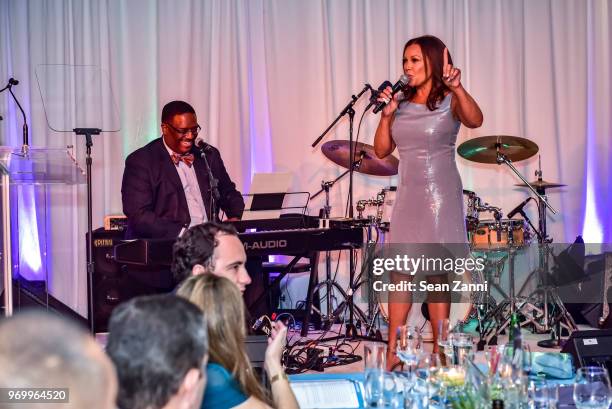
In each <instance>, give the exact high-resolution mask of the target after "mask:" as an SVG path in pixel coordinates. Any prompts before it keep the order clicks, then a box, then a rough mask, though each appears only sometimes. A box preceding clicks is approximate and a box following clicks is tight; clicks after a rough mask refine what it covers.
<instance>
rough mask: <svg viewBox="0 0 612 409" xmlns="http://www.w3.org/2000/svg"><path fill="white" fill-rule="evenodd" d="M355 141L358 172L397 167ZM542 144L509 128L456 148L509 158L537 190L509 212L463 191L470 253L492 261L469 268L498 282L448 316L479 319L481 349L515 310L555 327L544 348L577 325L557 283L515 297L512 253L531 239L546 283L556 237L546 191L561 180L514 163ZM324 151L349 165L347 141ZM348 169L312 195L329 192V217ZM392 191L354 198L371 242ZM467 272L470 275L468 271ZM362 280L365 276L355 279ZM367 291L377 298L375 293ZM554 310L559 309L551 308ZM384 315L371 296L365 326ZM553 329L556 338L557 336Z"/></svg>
mask: <svg viewBox="0 0 612 409" xmlns="http://www.w3.org/2000/svg"><path fill="white" fill-rule="evenodd" d="M353 146H354V150H353V156H352V157H353V162H352V163H353V171H355V172H359V173H363V174H367V175H374V176H392V175H396V174H397V172H398V165H399V160H398V159H397V158H395V157H394V156H392V155H389V156H387V157H385V158H384V159H379V158H377V157H376V155H375V154H374V148H373V147H372V146H371V145H367V144H364V143H357V144H353ZM538 150H539V148H538V146H537V144H535V143H534V142H533V141H530V140H529V139H526V138H520V137H516V136H508V135H491V136H483V137H479V138H473V139H470V140H468V141H466V142H464V143H462V144H461V145H460V146H459V147H458V148H457V152H458V154H459V155H460V156H461V157H463V158H465V159H467V160H469V161H472V162H477V163H482V164H497V165H506V166H507V167H508V168H510V169H511V170H512V171H513V172H514V173H515V174H516V175H517V176H518V177H519V179H521V181H522V183H520V184H516V185H515V186H518V187H526V188H528V189H529V190H530V191H531V193H532V195H530V196H529V198H528V199H527V200H525V201H524V202H522V203H521V204H520V205H519V206H517V207H516V208H515V209H513V210H512V211H511V212H509V213H508V215H507V216H506V218H504V217H503V213H502V210H501V209H500V208H499V207H496V206H493V205H490V204H488V203H485V202H484V201H483V200H482V199H481V198H480V197H479V196H478V195H477V194H476V193H475V192H473V191H469V190H464V191H463V193H464V196H465V198H466V216H465V222H466V230H467V234H468V243H469V245H470V248H471V251H472V254H473V255H476V256H478V257H483V258H484V259H485V260H487V264H486V266H487V268H485V270H484V271H482V272H479V273H478V274H474V275H472V277H471V281H474V282H482V281H483V280H488V281H490V282H492V283H493V285H491V286H488V288H489V290H487V291H488V293H487V294H486V295H483V294H482V293H479V294H478V295H477V296H473V297H471V299H470V302H467V303H454V304H453V305H451V319H457V320H458V321H461V322H466V321H468V320H470V319H472V318H476V319H477V320H478V326H477V328H478V329H479V332H480V342H479V345H478V346H479V348H483V347H484V344H485V343H487V342H488V343H489V344H494V343H495V342H496V341H497V336H498V335H499V334H500V333H503V331H504V329H505V328H506V327H508V325H509V324H510V318H511V315H512V313H514V312H518V313H520V315H521V316H522V317H523V321H522V325H527V324H532V325H533V328H534V329H535V330H536V331H537V332H541V333H546V332H550V333H551V335H552V338H551V340H546V341H545V342H541V343H539V345H540V346H542V347H557V346H558V344H559V339H558V337H560V332H561V331H560V329H561V327H564V328H565V329H567V330H568V331H573V330H575V329H576V325H575V323H574V321H573V319H572V317H571V316H570V315H569V313H568V312H567V310H566V309H565V307H564V306H563V303H562V301H561V300H560V299H559V297H558V296H557V295H556V291H555V289H554V288H551V287H545V286H543V285H539V286H538V290H537V291H535V292H534V293H532V294H530V295H529V296H527V297H517V295H516V294H515V288H514V287H515V277H514V268H515V267H514V259H515V257H516V254H517V251H518V250H520V249H522V248H525V247H527V246H528V245H530V244H531V243H534V244H537V246H538V252H539V258H538V260H539V261H538V267H537V270H536V271H533V272H532V273H531V275H535V276H536V277H538V280H539V284H541V277H542V276H544V275H545V273H546V272H548V260H549V256H550V253H551V250H550V243H552V239H551V238H550V237H549V236H548V234H547V229H546V217H547V210H548V211H551V212H552V213H555V214H556V210H555V209H554V208H553V207H552V206H551V205H550V203H549V202H548V200H547V197H546V191H547V190H548V189H553V188H559V187H563V186H565V185H564V184H561V183H552V182H547V181H545V180H543V179H542V170H541V163H540V165H539V168H538V170H537V171H536V172H535V175H536V177H537V179H536V180H534V181H531V182H529V181H527V180H526V179H525V178H524V177H523V176H522V175H521V173H520V172H519V171H518V170H517V169H516V168H515V167H514V165H513V163H515V162H518V161H521V160H525V159H528V158H531V157H533V156H534V155H536V154H537V153H538ZM322 153H323V154H324V155H325V156H326V157H327V158H328V159H330V160H331V161H333V162H335V163H336V164H338V165H340V166H342V167H345V168H346V167H347V165H346V164H348V163H350V162H349V157H350V155H351V149H350V146H349V142H348V141H339V140H335V141H330V142H327V143H325V144H324V145H323V146H322ZM348 172H349V170H347V171H346V172H344V173H343V174H341V175H340V176H339V177H338V178H336V179H335V180H334V181H332V182H323V183H322V185H321V186H322V189H321V191H320V192H318V193H317V194H315V195H313V197H314V196H316V195H318V194H319V193H321V192H325V193H326V205H325V208H324V215H325V216H327V217H329V214H330V209H331V208H330V206H329V188H330V187H331V186H332V185H333V184H334V183H335V182H336V181H338V179H340V178H342V177H343V176H344V175H345V174H346V173H348ZM395 191H396V188H395V187H393V186H392V187H387V188H384V189H382V190H381V191H380V192H378V193H377V194H376V196H375V197H372V198H368V199H362V200H358V201H357V204H356V210H357V212H358V213H357V217H356V218H355V221H356V222H360V223H362V224H363V223H364V221H365V225H367V227H368V239H369V242H370V244H371V243H373V242H375V241H373V240H372V237H373V235H372V233H371V232H372V230H375V231H376V232H377V233H378V234H377V236H376V237H377V238H378V236H379V234H381V233H382V234H384V233H385V232H387V231H388V230H389V226H390V220H389V217H390V209H391V208H392V207H393V201H394V198H395ZM534 198H535V201H536V202H537V205H538V223H537V226H536V225H534V224H533V223H532V221H531V220H530V219H529V217H528V216H527V214H526V213H525V212H524V210H523V207H524V206H525V205H526V204H527V202H529V201H530V200H533V199H534ZM483 213H486V214H490V215H491V216H492V218H483V217H481V215H482V214H483ZM516 214H519V215H521V216H522V218H516V219H513V217H514V216H515V215H516ZM505 265H507V271H508V286H507V287H506V288H507V289H508V293H506V292H505V291H504V289H502V287H501V286H500V285H499V278H500V274H501V270H503V269H504V266H505ZM468 279H470V278H469V277H468ZM361 283H363V281H361V282H360V283H359V284H358V285H360V284H361ZM493 288H496V289H497V292H498V293H499V294H501V295H502V300H501V301H500V302H499V303H497V302H496V301H495V299H494V298H493V297H492V296H491V294H490V291H491V289H493ZM355 289H356V288H354V289H352V290H355ZM330 290H331V289H330ZM329 293H331V291H329ZM370 295H372V294H370ZM328 297H329V294H328ZM369 298H370V299H372V297H369ZM329 303H330V300H328V311H330V309H329V308H331V305H329ZM553 311H554V313H551V312H553ZM379 314H380V316H381V317H382V318H383V319H385V318H386V314H385V311H384V307H383V306H382V304H381V303H379V302H370V303H369V305H368V314H367V319H368V322H367V323H366V324H368V327H370V326H373V323H374V320H375V319H376V317H377V316H378V315H379ZM359 315H360V316H361V317H364V316H365V315H366V314H363V313H361V314H359ZM555 324H556V326H555ZM555 335H556V336H557V338H555Z"/></svg>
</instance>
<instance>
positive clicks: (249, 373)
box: [177, 274, 271, 405]
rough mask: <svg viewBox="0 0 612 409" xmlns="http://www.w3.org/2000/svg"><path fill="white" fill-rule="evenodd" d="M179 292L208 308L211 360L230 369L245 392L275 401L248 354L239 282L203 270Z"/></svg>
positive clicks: (182, 286)
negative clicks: (268, 393) (237, 284)
mask: <svg viewBox="0 0 612 409" xmlns="http://www.w3.org/2000/svg"><path fill="white" fill-rule="evenodd" d="M177 295H178V296H180V297H184V298H187V299H188V300H189V301H191V302H192V303H194V304H195V305H197V306H198V307H200V309H202V311H203V312H204V318H205V321H206V326H207V329H208V351H209V359H210V361H211V362H215V363H217V364H219V365H221V366H223V367H224V368H225V369H227V371H228V372H230V373H231V374H232V376H233V377H234V379H235V380H236V381H237V382H238V384H239V385H240V388H241V389H242V392H243V393H244V394H245V395H247V396H249V397H251V396H252V397H255V398H257V399H259V400H261V401H263V402H265V403H267V404H269V405H271V400H270V399H269V397H268V396H267V394H266V392H265V391H264V389H263V387H262V386H261V383H260V382H259V381H258V380H257V377H256V376H255V374H254V372H253V367H252V366H251V363H250V362H249V359H248V357H247V354H246V347H245V340H246V323H245V308H244V301H243V300H242V294H240V290H238V287H236V284H234V283H232V282H231V281H230V280H228V279H227V278H223V277H218V276H215V275H213V274H199V275H196V276H192V277H189V278H188V279H187V280H185V281H184V282H183V283H182V284H181V285H180V287H179V288H178V290H177Z"/></svg>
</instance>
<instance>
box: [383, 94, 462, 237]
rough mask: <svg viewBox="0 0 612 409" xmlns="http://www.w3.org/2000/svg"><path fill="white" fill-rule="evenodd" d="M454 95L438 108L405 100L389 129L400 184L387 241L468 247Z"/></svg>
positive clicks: (447, 97) (458, 123)
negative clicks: (458, 164)
mask: <svg viewBox="0 0 612 409" xmlns="http://www.w3.org/2000/svg"><path fill="white" fill-rule="evenodd" d="M451 99H452V94H448V95H447V96H446V97H445V98H444V100H443V101H442V102H441V103H440V105H439V107H438V109H436V110H434V111H430V110H429V109H428V108H427V106H426V105H421V104H414V103H409V102H404V103H402V104H400V107H399V108H398V110H397V111H396V112H395V120H394V122H393V126H392V128H391V133H392V136H393V140H394V141H395V143H396V144H397V148H398V150H399V158H400V166H399V175H400V176H399V184H398V190H397V195H396V200H395V206H394V208H393V212H392V214H391V226H390V228H391V230H390V233H389V243H394V244H400V243H466V242H467V238H466V229H465V219H464V213H463V195H462V189H463V188H462V184H461V177H460V176H459V171H458V170H457V165H456V163H455V142H456V140H457V133H458V132H459V126H460V124H461V123H460V122H459V121H458V120H456V119H455V118H453V114H452V112H451Z"/></svg>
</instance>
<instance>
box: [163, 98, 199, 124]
mask: <svg viewBox="0 0 612 409" xmlns="http://www.w3.org/2000/svg"><path fill="white" fill-rule="evenodd" d="M181 114H195V109H193V107H192V106H191V105H189V104H188V103H187V102H185V101H172V102H168V103H167V104H166V105H164V108H163V109H162V115H161V121H162V122H170V121H171V120H172V118H173V117H174V116H175V115H181Z"/></svg>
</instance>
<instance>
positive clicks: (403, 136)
mask: <svg viewBox="0 0 612 409" xmlns="http://www.w3.org/2000/svg"><path fill="white" fill-rule="evenodd" d="M403 70H404V74H405V75H406V76H407V77H408V79H409V82H408V85H407V86H406V87H405V88H404V89H403V90H402V92H400V93H398V94H396V95H395V97H392V94H391V88H390V87H387V89H385V90H384V91H383V92H382V93H381V95H380V98H379V101H383V100H384V101H386V102H388V103H387V105H386V107H385V108H384V109H383V111H382V113H381V117H380V122H379V124H378V128H377V129H376V136H375V137H374V148H375V152H376V155H377V156H378V157H379V158H384V157H385V156H387V155H390V154H391V152H393V150H394V149H395V147H396V146H397V148H398V150H399V157H400V163H401V165H400V182H399V186H398V191H397V199H396V201H395V207H394V208H393V213H392V215H391V231H390V234H389V242H390V243H392V244H404V243H442V244H445V243H449V244H450V243H467V235H466V229H465V219H464V214H463V196H462V190H463V188H462V184H461V178H460V176H459V171H458V170H457V166H456V164H455V141H456V139H457V133H458V132H459V127H460V125H461V124H463V125H465V126H467V127H469V128H478V127H479V126H480V125H482V119H483V118H482V112H481V111H480V108H479V107H478V104H477V103H476V101H474V99H473V98H472V97H471V96H470V94H468V92H467V91H466V90H465V89H464V88H463V86H462V85H461V71H460V70H459V69H458V68H456V67H454V66H453V60H452V58H451V56H450V54H449V52H448V49H447V48H446V46H445V45H444V43H443V42H442V41H441V40H440V39H438V38H436V37H433V36H422V37H417V38H414V39H412V40H410V41H408V42H407V43H406V45H405V46H404V54H403ZM466 246H467V244H466ZM427 280H428V281H430V282H434V283H436V282H437V283H440V282H445V281H446V280H447V278H446V276H441V275H438V276H430V277H427ZM402 297H405V298H404V299H403V300H398V299H397V298H395V299H394V298H393V297H392V296H391V297H390V301H389V349H388V355H387V358H388V359H387V362H388V366H389V367H391V366H392V364H393V363H394V362H395V361H396V360H397V359H396V358H395V355H394V351H395V341H396V340H395V332H396V330H397V327H398V326H400V325H404V324H405V323H406V319H407V316H408V312H409V311H410V307H411V304H410V298H409V293H403V294H402ZM438 300H439V299H438ZM428 308H429V316H430V321H431V324H432V325H431V326H432V331H433V336H434V351H437V349H438V345H437V342H436V341H437V338H438V322H439V321H440V320H442V319H444V318H448V316H449V312H450V303H449V302H448V301H447V302H429V303H428Z"/></svg>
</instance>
